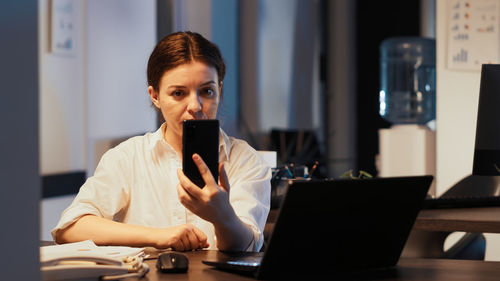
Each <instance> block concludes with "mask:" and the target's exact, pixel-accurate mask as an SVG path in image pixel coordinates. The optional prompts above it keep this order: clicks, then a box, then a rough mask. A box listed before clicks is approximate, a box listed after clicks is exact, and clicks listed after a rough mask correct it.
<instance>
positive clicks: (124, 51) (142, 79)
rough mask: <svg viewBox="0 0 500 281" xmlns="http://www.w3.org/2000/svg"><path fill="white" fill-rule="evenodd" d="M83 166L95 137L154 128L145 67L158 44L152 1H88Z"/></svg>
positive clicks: (91, 152) (91, 154) (91, 161)
mask: <svg viewBox="0 0 500 281" xmlns="http://www.w3.org/2000/svg"><path fill="white" fill-rule="evenodd" d="M86 4H87V6H86V15H85V28H86V38H85V41H86V46H85V48H86V50H85V52H86V69H85V73H86V74H85V75H86V96H87V100H86V101H87V108H86V112H85V115H86V122H87V123H86V131H87V141H86V145H87V159H88V161H87V167H86V168H87V171H88V175H89V176H90V175H92V173H93V171H94V168H95V167H94V166H95V162H96V161H98V159H95V157H96V156H95V144H96V142H97V141H99V140H105V139H111V138H122V137H128V136H131V135H136V134H142V133H144V132H146V131H151V130H154V129H155V128H156V121H155V120H156V111H155V110H154V109H153V108H152V107H151V102H150V99H149V96H148V93H147V80H146V67H147V61H148V58H149V55H150V53H151V51H152V50H153V48H154V46H155V44H156V1H153V0H148V1H135V0H108V1H100V0H89V1H86Z"/></svg>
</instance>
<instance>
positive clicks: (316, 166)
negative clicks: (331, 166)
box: [307, 161, 318, 178]
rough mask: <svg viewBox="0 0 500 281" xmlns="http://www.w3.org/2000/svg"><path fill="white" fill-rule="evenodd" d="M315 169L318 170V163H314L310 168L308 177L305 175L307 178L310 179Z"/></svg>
mask: <svg viewBox="0 0 500 281" xmlns="http://www.w3.org/2000/svg"><path fill="white" fill-rule="evenodd" d="M316 168H318V161H315V162H314V165H313V166H312V168H311V171H310V172H309V175H307V177H308V178H311V177H312V174H313V173H314V171H315V170H316Z"/></svg>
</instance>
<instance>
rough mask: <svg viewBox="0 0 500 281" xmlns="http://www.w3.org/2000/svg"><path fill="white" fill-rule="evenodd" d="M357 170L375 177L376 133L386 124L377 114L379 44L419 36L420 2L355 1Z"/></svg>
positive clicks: (412, 0)
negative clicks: (387, 40) (397, 38)
mask: <svg viewBox="0 0 500 281" xmlns="http://www.w3.org/2000/svg"><path fill="white" fill-rule="evenodd" d="M356 17H357V22H356V24H357V32H356V42H357V43H356V44H357V51H356V56H357V58H356V60H357V78H356V79H357V84H356V85H357V94H358V98H357V112H358V126H357V140H358V143H357V146H356V147H357V155H358V156H357V163H358V165H357V167H358V168H359V169H361V170H365V171H367V172H370V173H372V174H374V175H375V174H376V168H375V156H376V155H377V154H378V129H380V128H387V127H389V126H390V123H389V122H387V121H385V120H384V119H382V118H381V117H380V115H379V113H378V93H379V90H380V86H379V85H380V83H379V77H380V73H379V72H380V71H379V67H380V63H379V46H380V43H381V42H382V41H383V40H384V39H386V38H389V37H395V36H420V1H419V0H406V1H398V0H385V1H357V7H356Z"/></svg>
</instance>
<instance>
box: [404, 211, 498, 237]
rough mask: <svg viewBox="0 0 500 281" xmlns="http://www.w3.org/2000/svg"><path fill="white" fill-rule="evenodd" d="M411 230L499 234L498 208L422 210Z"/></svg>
mask: <svg viewBox="0 0 500 281" xmlns="http://www.w3.org/2000/svg"><path fill="white" fill-rule="evenodd" d="M413 228H414V229H416V230H425V231H441V232H453V231H465V232H488V233H500V207H484V208H463V209H433V210H422V211H421V212H420V214H419V215H418V218H417V220H416V222H415V225H414V227H413Z"/></svg>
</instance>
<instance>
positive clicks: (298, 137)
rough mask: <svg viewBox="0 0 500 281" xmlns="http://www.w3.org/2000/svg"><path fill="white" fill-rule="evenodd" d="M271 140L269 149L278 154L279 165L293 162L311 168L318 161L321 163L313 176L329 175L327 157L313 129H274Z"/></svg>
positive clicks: (323, 176)
mask: <svg viewBox="0 0 500 281" xmlns="http://www.w3.org/2000/svg"><path fill="white" fill-rule="evenodd" d="M269 140H270V147H269V150H273V151H276V152H277V154H278V167H279V166H283V165H286V164H290V163H293V164H294V165H295V166H297V167H298V166H301V165H303V166H307V167H308V168H309V169H311V167H312V166H313V165H314V163H315V162H316V161H317V162H319V165H318V168H317V169H316V170H315V172H314V174H313V177H315V178H326V177H327V176H326V174H327V166H326V157H325V155H324V153H323V152H322V151H321V145H320V143H319V141H318V138H317V136H316V133H315V132H314V131H313V130H293V129H272V130H271V132H270V135H269Z"/></svg>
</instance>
